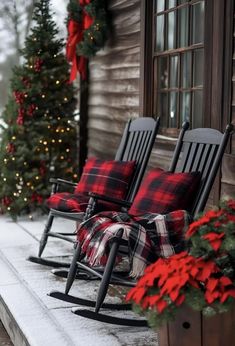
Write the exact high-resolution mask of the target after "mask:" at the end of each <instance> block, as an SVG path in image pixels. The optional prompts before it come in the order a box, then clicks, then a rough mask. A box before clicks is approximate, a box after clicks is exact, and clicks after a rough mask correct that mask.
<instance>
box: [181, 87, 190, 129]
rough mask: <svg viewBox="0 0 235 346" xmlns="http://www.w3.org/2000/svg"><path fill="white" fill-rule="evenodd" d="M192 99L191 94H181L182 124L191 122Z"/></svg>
mask: <svg viewBox="0 0 235 346" xmlns="http://www.w3.org/2000/svg"><path fill="white" fill-rule="evenodd" d="M190 98H191V95H190V93H189V92H186V93H182V94H181V112H180V115H181V117H180V120H181V121H180V122H181V123H182V122H183V121H189V120H190Z"/></svg>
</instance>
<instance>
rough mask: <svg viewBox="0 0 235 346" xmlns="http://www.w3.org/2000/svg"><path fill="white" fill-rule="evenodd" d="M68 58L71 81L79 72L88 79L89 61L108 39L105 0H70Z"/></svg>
mask: <svg viewBox="0 0 235 346" xmlns="http://www.w3.org/2000/svg"><path fill="white" fill-rule="evenodd" d="M68 12H69V15H68V40H67V45H66V56H67V59H68V61H70V62H72V68H71V74H70V81H73V80H74V79H75V78H76V75H77V72H79V73H80V74H81V77H82V79H86V76H87V72H86V66H87V59H88V58H89V57H91V56H94V55H95V54H96V52H97V51H98V50H100V49H101V48H102V47H103V46H104V44H105V41H106V39H107V29H108V27H107V12H106V7H105V0H70V3H69V5H68Z"/></svg>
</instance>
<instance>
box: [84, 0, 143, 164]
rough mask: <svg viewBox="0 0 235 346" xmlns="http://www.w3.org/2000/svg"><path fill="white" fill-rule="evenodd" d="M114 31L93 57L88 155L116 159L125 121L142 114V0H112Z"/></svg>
mask: <svg viewBox="0 0 235 346" xmlns="http://www.w3.org/2000/svg"><path fill="white" fill-rule="evenodd" d="M108 8H109V11H110V15H111V22H112V30H111V33H110V39H109V41H108V43H107V45H106V47H105V49H104V50H102V51H100V52H99V53H98V54H97V56H96V57H94V58H92V59H91V60H90V64H89V68H90V85H89V100H88V115H89V118H88V119H89V120H88V156H91V155H94V156H96V157H100V158H106V159H109V158H113V157H114V155H115V152H116V149H117V147H118V144H119V141H120V137H121V135H122V132H123V128H124V126H125V123H126V122H127V120H128V119H129V118H136V117H138V116H139V75H140V0H109V1H108Z"/></svg>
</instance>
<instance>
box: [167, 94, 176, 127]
mask: <svg viewBox="0 0 235 346" xmlns="http://www.w3.org/2000/svg"><path fill="white" fill-rule="evenodd" d="M177 95H178V94H177V93H176V92H171V93H170V114H169V127H177V100H178V99H177Z"/></svg>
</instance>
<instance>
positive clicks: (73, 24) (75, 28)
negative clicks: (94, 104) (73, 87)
mask: <svg viewBox="0 0 235 346" xmlns="http://www.w3.org/2000/svg"><path fill="white" fill-rule="evenodd" d="M79 3H80V5H81V6H85V5H87V4H89V3H90V0H80V1H79ZM93 21H94V20H93V18H92V17H90V16H89V15H88V14H87V13H86V12H85V11H84V10H83V12H82V22H81V23H78V22H77V21H75V20H73V19H70V20H69V23H68V41H67V45H66V56H67V59H68V61H70V62H72V67H71V72H70V83H71V82H73V81H74V79H75V78H76V75H77V72H79V73H80V75H81V78H82V79H83V80H84V79H86V76H87V73H86V65H87V58H86V57H84V56H77V54H76V46H77V44H78V43H79V42H81V41H82V39H83V31H84V30H87V29H88V28H89V27H90V26H91V25H92V24H93Z"/></svg>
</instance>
